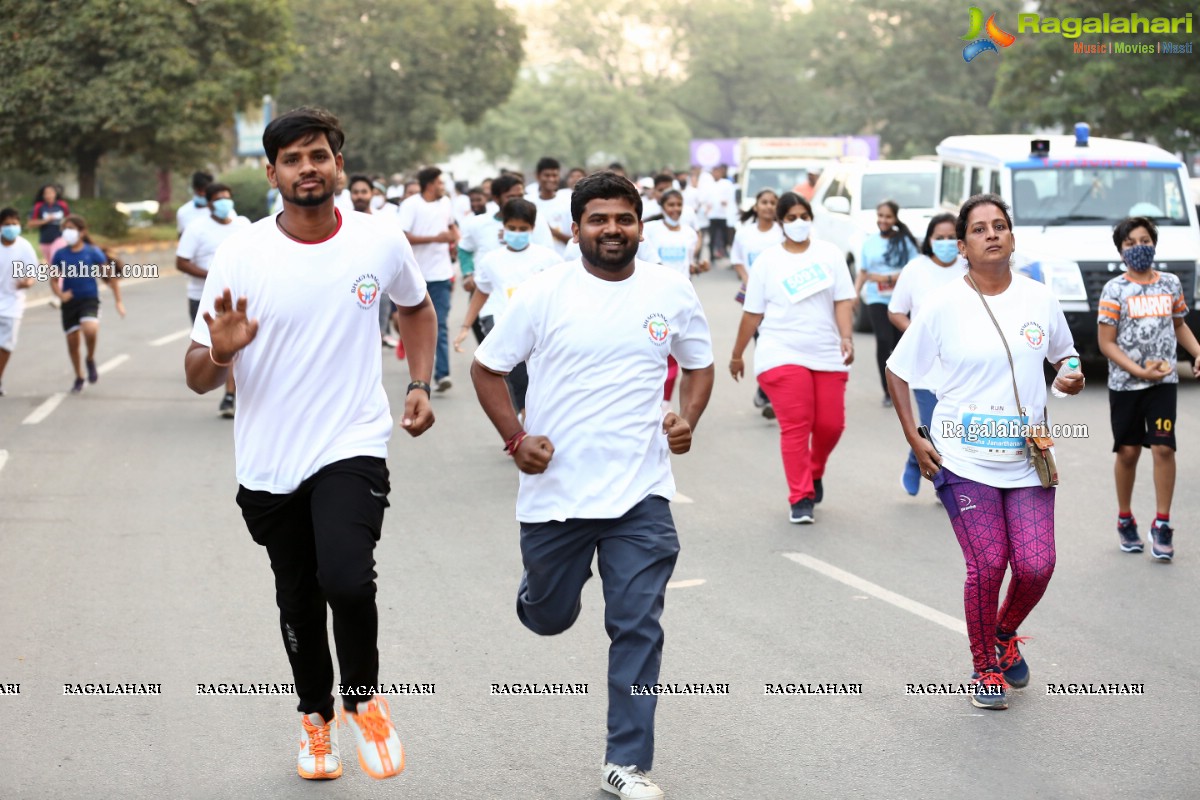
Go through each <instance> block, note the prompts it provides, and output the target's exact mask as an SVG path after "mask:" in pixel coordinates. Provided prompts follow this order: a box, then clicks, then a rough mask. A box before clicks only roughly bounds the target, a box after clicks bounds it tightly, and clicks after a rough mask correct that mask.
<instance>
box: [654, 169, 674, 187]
mask: <svg viewBox="0 0 1200 800" xmlns="http://www.w3.org/2000/svg"><path fill="white" fill-rule="evenodd" d="M668 183H669V184H671V185H672V186H674V185H675V176H674V175H668V174H667V173H665V172H664V173H662V174H661V175H655V176H654V185H655V186H663V185H664V184H668Z"/></svg>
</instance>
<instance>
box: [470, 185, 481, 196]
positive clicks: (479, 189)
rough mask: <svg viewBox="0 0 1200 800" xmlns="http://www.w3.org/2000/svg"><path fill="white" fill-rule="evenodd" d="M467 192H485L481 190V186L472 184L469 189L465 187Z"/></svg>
mask: <svg viewBox="0 0 1200 800" xmlns="http://www.w3.org/2000/svg"><path fill="white" fill-rule="evenodd" d="M467 194H468V195H472V194H485V192H484V191H483V187H482V186H472V187H471V188H470V189H467Z"/></svg>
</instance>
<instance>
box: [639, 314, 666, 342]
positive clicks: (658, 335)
mask: <svg viewBox="0 0 1200 800" xmlns="http://www.w3.org/2000/svg"><path fill="white" fill-rule="evenodd" d="M642 327H643V328H645V329H646V332H647V333H649V334H650V341H652V342H654V343H655V344H662V343H663V342H665V341H667V337H668V336H670V335H671V327H670V326H669V325H668V324H667V318H666V317H665V316H664V315H662V314H651V315H650V316H648V317H646V321H645V322H643V323H642Z"/></svg>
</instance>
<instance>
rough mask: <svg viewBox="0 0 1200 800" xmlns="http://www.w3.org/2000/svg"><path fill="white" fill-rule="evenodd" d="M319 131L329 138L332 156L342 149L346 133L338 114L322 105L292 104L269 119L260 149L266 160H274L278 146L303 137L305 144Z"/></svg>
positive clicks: (286, 144) (285, 145)
mask: <svg viewBox="0 0 1200 800" xmlns="http://www.w3.org/2000/svg"><path fill="white" fill-rule="evenodd" d="M321 135H324V136H325V140H326V141H327V142H329V149H330V150H332V151H333V154H334V155H335V156H336V155H337V154H338V153H340V152H342V145H343V144H345V143H346V134H344V133H343V132H342V126H341V124H340V123H339V122H338V118H337V117H335V116H334V115H333V114H330V113H329V112H328V111H326V110H325V109H323V108H313V107H311V106H301V107H300V108H293V109H292V110H291V111H289V112H287V113H286V114H281V115H280V116H278V117H276V118H275V119H273V120H271V124H269V125H267V129H266V130H265V131H263V150H266V151H267V161H269V162H270V163H271V164H274V163H275V157H276V156H277V155H279V150H280V148H283V147H287V146H288V145H289V144H291V143H292V142H295V141H298V140H303V143H304V144H308V143H309V142H310V141H312V140H313V139H315V138H316V137H317V136H321Z"/></svg>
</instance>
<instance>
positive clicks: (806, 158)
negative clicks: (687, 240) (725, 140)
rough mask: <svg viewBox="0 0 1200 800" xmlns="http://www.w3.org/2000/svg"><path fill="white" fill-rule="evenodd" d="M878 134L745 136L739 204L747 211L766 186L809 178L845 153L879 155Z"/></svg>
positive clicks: (780, 189) (785, 186)
mask: <svg viewBox="0 0 1200 800" xmlns="http://www.w3.org/2000/svg"><path fill="white" fill-rule="evenodd" d="M878 154H879V137H878V136H809V137H777V138H743V139H739V140H738V143H737V168H738V206H739V208H741V210H743V211H746V210H747V209H749V208H751V207H752V206H753V205H754V198H755V196H756V195H757V194H758V193H759V192H761V191H762V190H763V189H771V190H773V191H774V192H775V193H776V194H783V193H784V192H790V191H792V190H793V189H794V188H795V187H796V186H799V185H800V184H803V183H807V182H808V173H809V172H810V171H813V172H816V173H817V174H820V172H821V170H822V169H824V166H825V164H827V163H828V162H830V161H832V160H833V159H837V158H841V157H843V156H859V157H863V158H875V157H876V156H878Z"/></svg>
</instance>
